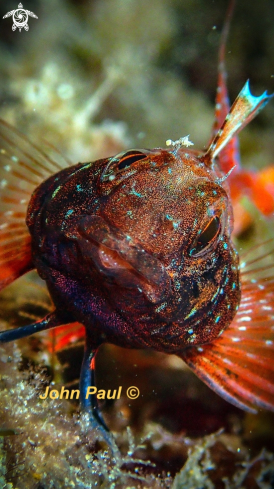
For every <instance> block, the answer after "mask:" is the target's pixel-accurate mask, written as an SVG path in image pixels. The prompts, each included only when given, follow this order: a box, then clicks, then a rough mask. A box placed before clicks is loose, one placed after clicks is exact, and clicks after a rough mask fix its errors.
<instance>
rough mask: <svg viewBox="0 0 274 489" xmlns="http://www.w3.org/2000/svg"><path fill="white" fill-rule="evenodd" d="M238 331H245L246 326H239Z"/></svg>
mask: <svg viewBox="0 0 274 489" xmlns="http://www.w3.org/2000/svg"><path fill="white" fill-rule="evenodd" d="M238 330H239V331H246V326H239V328H238Z"/></svg>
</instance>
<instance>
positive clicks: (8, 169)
mask: <svg viewBox="0 0 274 489" xmlns="http://www.w3.org/2000/svg"><path fill="white" fill-rule="evenodd" d="M3 168H4V170H6V171H10V169H11V166H10V165H5V166H4V167H3Z"/></svg>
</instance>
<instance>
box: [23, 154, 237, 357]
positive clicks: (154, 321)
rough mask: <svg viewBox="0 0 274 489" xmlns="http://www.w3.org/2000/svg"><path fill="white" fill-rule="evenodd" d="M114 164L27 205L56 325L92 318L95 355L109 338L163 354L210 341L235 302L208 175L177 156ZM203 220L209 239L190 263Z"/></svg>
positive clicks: (91, 168)
mask: <svg viewBox="0 0 274 489" xmlns="http://www.w3.org/2000/svg"><path fill="white" fill-rule="evenodd" d="M120 159H121V158H119V157H116V158H110V159H107V160H102V161H98V162H95V164H93V165H90V164H83V165H77V166H76V167H72V168H69V169H67V170H64V171H62V172H61V173H60V174H59V175H54V176H53V177H51V178H50V179H49V180H47V181H46V182H44V183H43V184H42V185H41V186H40V187H38V189H37V190H36V191H35V193H34V195H33V197H32V199H31V202H30V206H29V209H28V217H27V224H28V226H29V230H30V233H31V236H32V250H33V251H32V253H33V263H34V266H35V268H37V270H38V273H39V274H40V275H41V277H42V278H43V279H44V280H46V281H47V284H48V287H49V290H50V292H51V295H52V298H53V301H54V303H55V305H56V309H57V312H58V315H60V316H61V317H62V312H61V311H62V309H64V305H65V310H66V311H69V314H70V316H71V318H73V320H74V321H80V322H82V323H83V324H84V325H85V326H86V327H87V328H90V329H92V328H93V322H94V314H95V315H96V318H97V320H98V323H99V324H100V332H99V334H98V335H96V338H94V346H95V347H96V346H97V344H96V342H98V341H99V342H103V341H109V338H111V341H112V342H114V343H116V344H119V345H124V346H127V347H132V346H133V347H145V346H147V347H150V348H151V347H152V348H155V349H157V350H160V351H165V352H169V353H172V352H176V351H178V350H180V349H182V347H184V346H186V345H189V344H201V343H206V342H208V341H211V340H212V339H214V338H216V337H217V336H218V335H219V334H220V333H221V332H222V331H223V330H224V328H225V327H226V326H227V325H228V324H229V323H230V322H231V320H232V318H233V317H234V315H235V312H236V309H237V307H238V305H239V301H240V287H239V272H238V256H237V253H236V251H235V249H234V247H233V245H232V243H231V240H230V231H231V230H230V226H231V224H230V222H231V208H230V205H229V200H228V196H227V194H226V191H225V190H224V188H223V187H222V185H220V184H219V183H216V181H217V180H218V176H217V174H216V172H215V170H214V169H209V168H207V167H206V165H205V164H204V163H202V162H200V160H199V156H197V155H196V154H195V153H191V152H185V151H184V149H183V148H180V149H179V150H171V151H168V150H155V151H146V152H145V151H143V152H142V159H141V160H137V161H136V162H133V163H132V164H131V165H130V166H129V167H126V168H123V169H121V170H119V169H117V168H118V165H119V162H120ZM113 177H115V178H113ZM60 182H62V183H61V185H60ZM140 216H142V226H141V227H140ZM212 216H218V219H219V227H220V229H219V231H218V235H217V236H216V239H214V240H213V242H212V243H211V244H210V245H209V246H208V247H206V249H205V251H204V253H202V254H198V255H197V256H194V255H193V256H192V253H191V252H192V248H193V244H194V242H195V239H197V236H199V233H201V232H202V231H203V229H204V227H205V226H206V225H207V223H208V222H209V221H210V219H212ZM140 260H141V261H142V266H141V265H140ZM145 261H146V262H147V264H146V265H144V262H145ZM152 267H153V268H152ZM71 288H73V296H74V300H71ZM83 302H84V303H85V307H84V308H83ZM95 310H96V313H95V312H94V311H95ZM104 310H107V311H108V314H107V316H106V317H105V315H104V320H102V319H101V316H102V315H103V311H104ZM59 311H60V312H59Z"/></svg>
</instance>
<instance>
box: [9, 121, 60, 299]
mask: <svg viewBox="0 0 274 489" xmlns="http://www.w3.org/2000/svg"><path fill="white" fill-rule="evenodd" d="M48 153H49V155H48V154H47V153H46V152H44V151H42V150H39V149H38V147H37V146H35V145H33V144H32V143H31V142H30V141H29V140H28V139H27V138H26V137H25V136H24V135H22V134H20V133H19V132H18V131H16V130H15V129H14V128H12V127H11V126H10V125H9V124H8V123H6V122H4V121H2V120H0V290H1V289H2V288H4V287H6V286H7V285H8V284H9V283H11V282H13V281H14V280H15V279H16V278H18V277H19V276H20V275H23V274H24V273H26V272H27V271H29V270H31V269H32V268H33V267H32V262H31V239H30V235H29V231H28V228H27V225H26V222H25V219H26V214H27V207H28V203H29V200H30V198H31V195H32V192H33V191H34V189H35V188H36V187H38V185H40V183H41V182H42V181H43V180H45V179H46V178H48V177H49V176H50V175H52V174H53V173H56V172H58V171H60V170H62V169H64V168H66V167H67V166H68V165H69V162H68V161H67V160H65V159H64V158H62V157H61V155H60V153H59V152H58V151H56V150H54V148H53V147H51V146H49V147H48Z"/></svg>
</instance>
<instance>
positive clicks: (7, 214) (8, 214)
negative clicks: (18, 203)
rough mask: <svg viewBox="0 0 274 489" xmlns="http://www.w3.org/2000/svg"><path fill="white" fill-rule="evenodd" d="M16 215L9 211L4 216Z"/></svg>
mask: <svg viewBox="0 0 274 489" xmlns="http://www.w3.org/2000/svg"><path fill="white" fill-rule="evenodd" d="M13 214H14V212H13V211H7V212H5V213H4V216H12V215H13Z"/></svg>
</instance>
